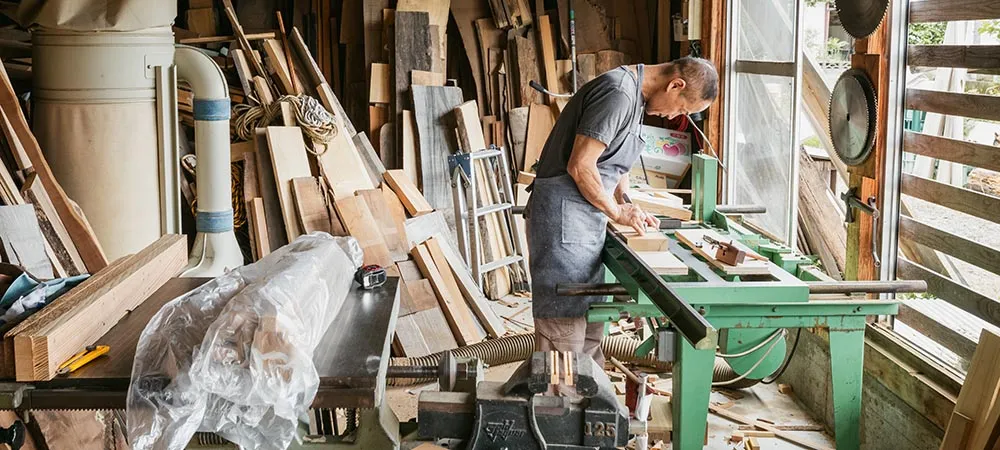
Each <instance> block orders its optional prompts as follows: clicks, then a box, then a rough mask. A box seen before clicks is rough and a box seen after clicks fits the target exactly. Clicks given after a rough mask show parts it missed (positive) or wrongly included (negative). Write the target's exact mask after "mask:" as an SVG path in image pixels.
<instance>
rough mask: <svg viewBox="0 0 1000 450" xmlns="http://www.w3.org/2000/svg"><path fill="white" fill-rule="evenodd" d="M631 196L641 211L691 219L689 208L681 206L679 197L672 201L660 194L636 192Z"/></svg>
mask: <svg viewBox="0 0 1000 450" xmlns="http://www.w3.org/2000/svg"><path fill="white" fill-rule="evenodd" d="M631 198H632V203H634V204H635V205H637V206H638V207H640V208H642V210H643V211H646V212H649V213H653V214H656V215H660V216H666V217H670V218H674V219H680V220H691V216H692V213H691V210H690V209H687V208H684V207H683V206H682V204H681V202H680V198H677V201H673V200H668V199H666V198H664V197H662V196H654V195H649V194H645V193H638V192H636V193H634V194H633V195H631Z"/></svg>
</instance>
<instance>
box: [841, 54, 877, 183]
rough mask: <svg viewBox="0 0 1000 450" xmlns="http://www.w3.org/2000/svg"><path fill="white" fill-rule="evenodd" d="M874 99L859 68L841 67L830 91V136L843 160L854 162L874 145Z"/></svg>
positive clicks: (867, 153) (871, 88) (863, 157)
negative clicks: (842, 71) (844, 69)
mask: <svg viewBox="0 0 1000 450" xmlns="http://www.w3.org/2000/svg"><path fill="white" fill-rule="evenodd" d="M877 107H878V102H877V99H876V97H875V88H874V86H873V85H872V82H871V80H870V79H869V78H868V75H866V74H865V73H864V71H862V70H860V69H851V70H847V71H845V72H844V73H843V74H842V75H840V78H838V79H837V84H836V85H834V87H833V92H832V93H831V95H830V140H831V141H833V148H834V150H835V151H836V152H837V156H839V157H840V160H841V161H843V162H844V163H845V164H848V165H851V166H856V165H859V164H861V163H863V162H865V160H866V159H868V156H869V155H871V153H872V149H873V148H874V147H875V132H876V121H875V115H876V114H877Z"/></svg>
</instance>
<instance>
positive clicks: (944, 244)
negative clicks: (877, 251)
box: [899, 215, 1000, 273]
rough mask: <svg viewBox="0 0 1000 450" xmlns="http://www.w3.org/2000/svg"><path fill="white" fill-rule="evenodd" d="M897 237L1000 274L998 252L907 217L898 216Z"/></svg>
mask: <svg viewBox="0 0 1000 450" xmlns="http://www.w3.org/2000/svg"><path fill="white" fill-rule="evenodd" d="M899 237H900V239H907V240H910V241H913V242H916V243H918V244H921V245H924V246H926V247H929V248H932V249H934V250H938V251H940V252H942V253H944V254H947V255H951V256H954V257H956V258H958V259H961V260H963V261H966V262H969V263H971V264H973V265H975V266H977V267H980V268H982V269H985V270H988V271H990V272H993V273H1000V251H998V250H996V249H994V248H992V247H989V246H987V245H983V244H980V243H979V242H976V241H972V240H969V239H966V238H963V237H961V236H957V235H954V234H952V233H949V232H947V231H944V230H942V229H940V228H937V227H935V226H933V225H929V224H926V223H923V222H921V221H919V220H916V219H911V218H909V217H907V216H903V215H901V216H899Z"/></svg>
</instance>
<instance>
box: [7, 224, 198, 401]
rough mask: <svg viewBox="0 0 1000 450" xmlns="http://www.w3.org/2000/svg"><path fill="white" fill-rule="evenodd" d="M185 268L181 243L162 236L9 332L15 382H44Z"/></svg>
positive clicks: (184, 244) (183, 243) (184, 248)
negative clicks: (15, 376) (65, 362)
mask: <svg viewBox="0 0 1000 450" xmlns="http://www.w3.org/2000/svg"><path fill="white" fill-rule="evenodd" d="M186 263H187V239H186V238H185V237H184V236H182V235H175V234H171V235H166V236H164V237H162V238H160V239H159V240H157V241H156V242H154V243H152V244H151V245H150V246H149V247H146V248H145V249H143V250H142V251H140V252H139V253H137V254H135V255H134V256H130V257H128V258H127V259H126V260H125V261H124V262H122V263H121V264H116V265H115V267H113V268H109V269H108V270H103V271H100V272H98V273H97V274H95V275H94V276H92V277H91V278H89V279H88V280H87V281H85V282H84V283H82V284H81V285H80V286H77V287H76V288H75V289H72V290H70V291H69V292H68V293H66V294H64V295H63V296H62V297H60V298H58V299H56V300H55V301H54V302H52V304H50V305H48V306H47V307H45V308H44V309H43V310H42V311H48V312H47V313H46V314H35V315H32V316H30V317H29V318H28V319H27V320H25V321H24V322H22V323H21V324H20V325H18V326H17V327H15V328H14V329H13V330H11V332H10V333H9V334H11V335H13V336H14V358H15V366H14V368H15V372H16V375H17V380H18V381H39V380H50V379H52V377H54V376H55V372H56V369H57V368H58V367H59V364H61V363H62V362H64V361H66V360H67V359H69V357H70V356H72V355H73V354H75V353H76V352H78V351H80V350H81V349H83V348H84V347H86V346H88V345H91V344H93V343H95V342H97V339H99V338H100V337H101V336H102V335H104V333H106V332H107V331H108V330H110V329H111V327H112V326H114V324H115V323H117V322H118V320H119V319H121V318H122V317H124V316H125V314H127V313H128V312H129V311H131V310H132V309H135V307H136V306H138V305H139V304H140V303H142V301H143V300H145V299H146V298H147V297H149V295H150V294H152V293H153V292H155V291H156V290H157V289H159V288H160V286H163V284H164V283H166V282H167V280H169V279H170V278H172V277H173V276H174V275H176V274H177V273H178V272H180V270H181V269H182V268H184V265H185V264H186Z"/></svg>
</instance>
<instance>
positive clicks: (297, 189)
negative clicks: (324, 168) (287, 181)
mask: <svg viewBox="0 0 1000 450" xmlns="http://www.w3.org/2000/svg"><path fill="white" fill-rule="evenodd" d="M291 183H292V199H293V200H294V201H295V210H296V211H297V212H298V214H297V215H298V219H299V220H298V223H299V226H300V227H301V229H302V232H303V233H305V234H309V233H312V232H314V231H322V232H324V233H329V232H330V231H331V228H330V224H331V221H330V210H329V208H328V207H327V198H326V196H325V195H323V189H322V188H321V187H320V180H319V179H318V178H314V177H300V178H292V180H291Z"/></svg>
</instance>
